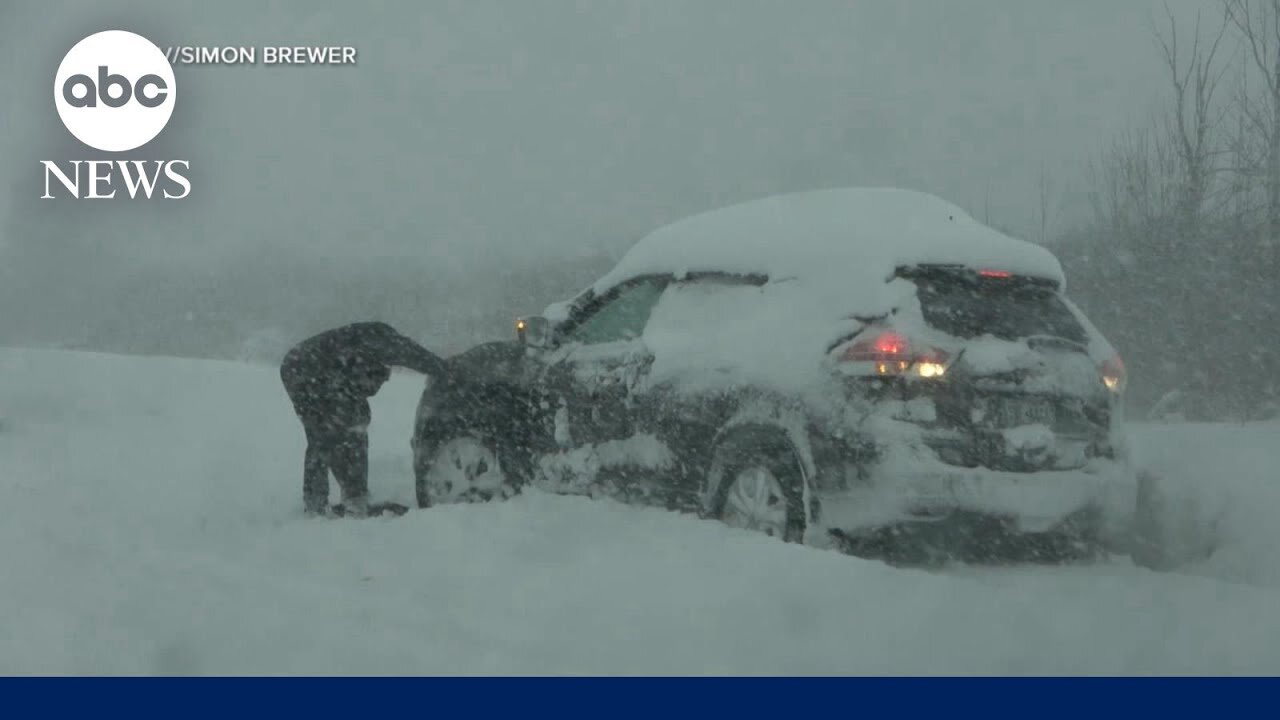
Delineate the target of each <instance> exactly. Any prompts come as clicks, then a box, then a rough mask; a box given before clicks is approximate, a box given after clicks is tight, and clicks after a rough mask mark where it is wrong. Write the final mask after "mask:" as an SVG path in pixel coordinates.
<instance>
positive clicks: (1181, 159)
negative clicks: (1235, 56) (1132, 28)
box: [1156, 0, 1280, 242]
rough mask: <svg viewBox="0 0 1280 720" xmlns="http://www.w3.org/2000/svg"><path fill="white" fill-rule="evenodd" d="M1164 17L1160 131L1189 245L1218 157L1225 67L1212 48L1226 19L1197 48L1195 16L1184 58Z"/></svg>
mask: <svg viewBox="0 0 1280 720" xmlns="http://www.w3.org/2000/svg"><path fill="white" fill-rule="evenodd" d="M1275 1H1276V2H1280V0H1275ZM1165 15H1166V17H1167V18H1168V21H1169V27H1168V30H1167V32H1164V33H1157V34H1156V37H1157V39H1158V40H1159V42H1160V48H1161V50H1162V51H1163V53H1164V62H1165V68H1166V69H1167V70H1168V72H1169V81H1170V84H1171V85H1172V90H1173V102H1172V105H1171V107H1170V110H1171V113H1170V115H1169V116H1168V118H1167V120H1166V124H1167V128H1166V132H1167V133H1168V135H1169V138H1170V140H1171V142H1172V150H1173V152H1174V157H1175V158H1176V160H1177V162H1178V165H1179V168H1178V169H1179V173H1178V174H1179V176H1180V177H1179V180H1178V184H1179V186H1180V187H1179V189H1178V198H1177V208H1176V210H1177V217H1178V222H1179V229H1180V230H1181V232H1180V233H1178V235H1179V237H1178V238H1177V240H1179V241H1182V242H1195V241H1197V240H1199V239H1200V237H1201V235H1202V231H1203V219H1202V213H1203V212H1204V209H1205V202H1206V200H1207V199H1208V195H1209V191H1210V189H1211V185H1212V183H1213V180H1214V175H1215V173H1216V170H1217V168H1216V162H1217V156H1218V155H1219V153H1220V150H1219V149H1218V148H1217V147H1215V140H1216V138H1215V131H1216V130H1217V129H1218V126H1219V125H1220V124H1221V122H1222V119H1223V116H1224V113H1225V108H1223V107H1220V106H1218V105H1216V104H1215V102H1214V94H1215V93H1216V92H1217V88H1218V85H1219V84H1220V83H1221V81H1222V76H1223V74H1224V73H1226V72H1227V70H1228V69H1230V66H1229V64H1227V63H1221V62H1217V56H1218V49H1219V47H1220V46H1221V43H1222V37H1223V35H1224V34H1225V33H1226V30H1227V24H1228V22H1230V20H1229V16H1228V15H1224V17H1223V20H1222V23H1221V25H1220V26H1219V27H1218V30H1217V32H1216V33H1215V34H1213V35H1212V36H1211V40H1210V41H1209V42H1207V43H1205V44H1203V45H1202V41H1201V32H1200V14H1199V13H1197V14H1196V22H1195V27H1194V28H1193V31H1192V34H1191V47H1190V48H1189V49H1188V50H1187V51H1186V57H1185V58H1184V57H1182V49H1180V48H1179V47H1178V23H1177V21H1176V20H1174V18H1173V14H1172V13H1171V12H1170V11H1169V6H1168V5H1165Z"/></svg>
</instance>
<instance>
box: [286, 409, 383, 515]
mask: <svg viewBox="0 0 1280 720" xmlns="http://www.w3.org/2000/svg"><path fill="white" fill-rule="evenodd" d="M302 426H303V429H304V430H305V431H306V434H307V453H306V456H305V459H304V460H303V469H302V506H303V509H304V510H306V512H309V513H319V512H324V509H325V508H326V507H328V505H329V473H330V472H332V473H333V478H334V479H335V480H337V481H338V487H339V488H341V490H342V502H343V503H345V504H346V505H348V506H356V505H362V504H363V503H365V502H367V500H368V497H369V435H368V432H367V431H366V429H365V428H364V427H363V425H354V426H352V425H350V424H349V423H347V422H345V421H344V419H342V418H334V417H328V418H315V417H303V418H302Z"/></svg>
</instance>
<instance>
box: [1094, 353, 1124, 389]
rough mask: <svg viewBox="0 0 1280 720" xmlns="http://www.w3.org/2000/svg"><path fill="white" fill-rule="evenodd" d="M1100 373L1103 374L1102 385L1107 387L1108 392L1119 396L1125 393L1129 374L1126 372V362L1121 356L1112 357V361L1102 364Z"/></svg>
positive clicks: (1099, 369)
mask: <svg viewBox="0 0 1280 720" xmlns="http://www.w3.org/2000/svg"><path fill="white" fill-rule="evenodd" d="M1098 372H1099V373H1101V374H1102V384H1104V385H1106V386H1107V389H1108V390H1110V391H1111V392H1113V393H1115V394H1117V395H1119V394H1120V393H1122V392H1124V386H1125V381H1126V380H1127V379H1128V373H1126V372H1125V369H1124V361H1123V360H1121V359H1120V356H1119V355H1112V356H1111V359H1109V360H1107V361H1106V362H1104V363H1102V366H1101V367H1099V368H1098Z"/></svg>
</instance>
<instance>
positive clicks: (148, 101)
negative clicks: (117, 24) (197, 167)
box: [40, 30, 191, 200]
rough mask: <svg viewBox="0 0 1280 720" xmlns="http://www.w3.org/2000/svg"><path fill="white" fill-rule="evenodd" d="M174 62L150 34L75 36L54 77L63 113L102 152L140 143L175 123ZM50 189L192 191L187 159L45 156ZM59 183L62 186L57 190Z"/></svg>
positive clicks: (83, 194)
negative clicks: (60, 158) (66, 158)
mask: <svg viewBox="0 0 1280 720" xmlns="http://www.w3.org/2000/svg"><path fill="white" fill-rule="evenodd" d="M176 92H177V87H176V83H175V81H174V77H173V67H172V66H171V65H170V64H169V61H168V60H167V59H166V58H165V56H164V53H163V52H161V51H160V48H158V47H156V46H155V45H154V44H152V43H151V41H150V40H147V39H146V38H144V37H142V36H141V35H136V34H134V33H131V32H126V31H123V30H108V31H105V32H100V33H95V34H93V35H90V36H89V37H87V38H85V39H83V40H81V41H80V42H78V43H76V44H75V46H74V47H72V48H71V50H69V51H68V52H67V54H66V57H64V58H63V59H62V64H61V65H59V66H58V72H57V75H55V76H54V83H53V100H54V105H55V106H56V107H57V109H58V117H59V118H61V119H62V123H63V124H64V125H66V126H67V130H68V131H69V132H70V133H71V134H72V135H74V136H76V138H77V139H79V140H80V142H82V143H84V144H85V145H88V146H89V147H92V148H95V149H97V150H102V151H104V152H128V151H130V150H134V149H136V148H139V147H141V146H143V145H145V144H147V143H148V142H150V141H151V140H152V139H154V138H155V137H156V136H157V135H159V134H160V131H161V130H163V129H164V127H165V125H167V124H168V123H169V117H170V116H171V115H173V106H174V103H175V102H176ZM40 164H41V165H43V166H44V194H43V195H41V196H40V197H41V198H42V199H45V200H51V199H54V198H55V197H59V196H60V195H59V193H63V194H64V195H65V196H67V197H72V198H83V199H90V200H99V199H108V198H115V197H124V196H125V195H127V196H128V197H130V198H138V197H143V198H152V197H163V198H166V199H174V200H176V199H181V198H184V197H186V196H187V195H189V194H191V181H190V180H188V179H187V177H186V175H184V174H183V172H185V171H189V170H190V168H191V164H190V163H189V162H187V161H186V160H71V161H68V162H64V163H58V162H56V161H53V160H41V161H40ZM59 188H61V190H60V189H59Z"/></svg>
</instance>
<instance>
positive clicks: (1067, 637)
mask: <svg viewBox="0 0 1280 720" xmlns="http://www.w3.org/2000/svg"><path fill="white" fill-rule="evenodd" d="M419 389H420V380H419V379H418V378H417V377H414V376H401V377H396V378H393V380H392V381H391V383H389V384H388V385H387V387H386V388H385V389H384V390H383V392H382V394H381V395H380V396H379V397H378V398H377V399H376V401H375V404H374V416H375V419H374V423H373V426H372V438H371V440H372V468H373V469H372V478H371V480H372V487H373V491H374V493H375V494H376V495H378V496H379V497H381V498H385V499H396V500H400V501H402V502H409V501H410V500H411V498H412V496H413V489H412V474H411V471H410V459H409V449H408V433H409V427H410V421H411V418H412V414H413V409H414V404H415V402H416V399H417V395H418V391H419ZM0 415H2V416H3V418H4V422H3V425H2V426H0V491H2V492H3V494H4V497H5V498H6V500H7V502H5V503H4V504H3V506H2V507H0V548H3V550H0V578H3V579H4V593H3V594H0V618H3V619H2V620H0V673H148V674H150V673H183V674H200V673H237V674H240V673H301V672H308V673H451V674H475V673H518V674H537V673H608V674H614V673H815V674H828V673H1242V672H1251V673H1267V674H1273V673H1280V625H1278V624H1277V623H1275V622H1274V617H1275V608H1276V606H1277V603H1278V602H1280V588H1277V587H1276V586H1277V585H1280V572H1278V571H1280V559H1277V558H1276V556H1275V554H1274V553H1271V552H1265V550H1267V549H1269V548H1272V547H1275V546H1276V542H1277V541H1278V540H1280V536H1278V533H1277V530H1276V529H1275V528H1276V527H1277V523H1276V522H1275V521H1274V512H1275V511H1276V510H1277V509H1280V492H1278V491H1277V487H1276V483H1275V479H1274V477H1273V475H1274V468H1275V467H1276V460H1277V454H1278V453H1280V451H1277V450H1275V449H1274V443H1273V438H1274V437H1275V427H1274V426H1267V427H1262V426H1257V427H1228V426H1216V425H1215V426H1170V427H1161V426H1141V427H1138V428H1137V441H1136V443H1135V444H1136V446H1137V448H1138V450H1139V452H1141V453H1143V454H1144V455H1146V456H1147V457H1148V458H1149V459H1150V460H1151V461H1152V462H1153V463H1155V464H1157V465H1159V464H1160V463H1162V462H1163V463H1164V465H1163V466H1162V467H1163V469H1164V470H1165V471H1166V472H1167V473H1169V474H1178V473H1186V475H1185V477H1186V479H1187V482H1188V483H1194V484H1196V485H1197V486H1198V487H1199V488H1201V489H1202V490H1203V492H1204V493H1205V494H1206V497H1207V498H1210V499H1212V500H1213V501H1215V502H1217V503H1219V508H1220V510H1221V512H1220V513H1219V514H1218V515H1217V517H1220V518H1221V519H1220V520H1218V528H1219V530H1220V542H1219V543H1218V546H1217V550H1216V552H1215V554H1214V555H1213V556H1212V557H1210V558H1209V559H1208V560H1207V561H1204V562H1202V563H1199V564H1198V565H1197V566H1196V567H1194V568H1192V569H1191V572H1192V573H1194V574H1184V573H1154V572H1150V571H1147V570H1142V569H1139V568H1136V567H1134V566H1133V565H1132V564H1131V563H1129V562H1128V561H1125V560H1116V561H1113V562H1109V563H1104V564H1100V565H1094V566H1087V567H1067V568H1044V567H1011V568H963V567H962V568H951V569H948V570H946V571H943V572H924V571H919V570H902V569H894V568H890V567H887V566H885V565H882V564H879V563H874V562H867V561H861V560H857V559H853V558H849V557H845V556H842V555H839V554H837V553H835V552H830V551H821V550H815V549H812V548H805V547H800V546H795V545H784V544H781V543H778V542H775V541H772V540H770V539H768V538H764V537H758V536H756V535H753V534H751V533H747V532H744V531H736V530H732V529H730V528H727V527H724V526H721V525H719V524H716V523H712V522H707V521H701V520H698V519H696V518H692V517H688V516H683V515H678V514H674V513H667V512H662V511H657V510H644V509H635V508H630V507H624V506H621V505H617V504H614V503H610V502H603V501H591V500H587V499H583V498H568V497H558V496H550V495H545V494H537V493H531V494H528V495H525V496H522V497H519V498H516V499H515V500H513V501H510V502H507V503H502V504H494V505H485V506H451V507H441V508H433V509H431V510H429V511H415V512H412V513H410V514H409V515H408V516H406V517H404V518H399V519H378V520H366V521H323V520H320V521H307V520H304V519H303V518H302V517H301V515H300V512H299V510H298V504H299V498H298V493H299V489H298V484H299V482H300V480H299V475H300V467H299V465H300V463H301V457H302V433H301V431H300V429H299V428H298V427H297V426H296V421H295V419H294V418H293V417H292V415H291V413H290V410H289V406H288V402H287V400H286V399H285V397H284V394H283V392H282V391H281V390H280V389H279V388H278V378H277V376H276V373H275V372H274V370H272V369H270V368H260V367H250V366H243V365H236V364H230V363H216V362H199V361H188V360H172V359H162V358H147V359H144V358H130V357H113V356H104V355H92V354H76V353H59V352H36V351H26V350H0ZM1213 469H1217V470H1218V472H1216V473H1213V475H1212V476H1204V475H1202V474H1201V472H1202V471H1204V472H1207V471H1209V470H1213ZM1206 502H1207V501H1206Z"/></svg>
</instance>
